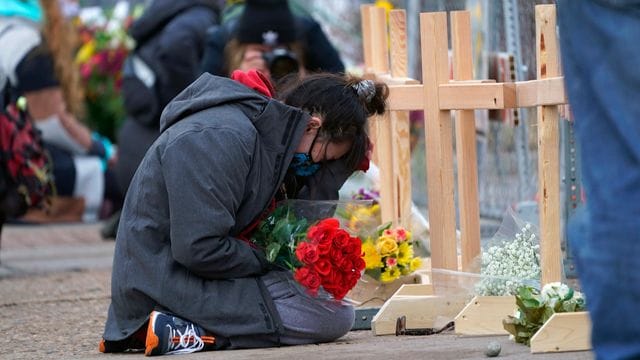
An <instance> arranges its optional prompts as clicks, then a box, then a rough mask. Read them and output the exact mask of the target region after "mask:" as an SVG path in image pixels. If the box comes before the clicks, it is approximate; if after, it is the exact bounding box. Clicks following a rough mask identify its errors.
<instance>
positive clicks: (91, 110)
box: [76, 1, 134, 141]
mask: <svg viewBox="0 0 640 360" xmlns="http://www.w3.org/2000/svg"><path fill="white" fill-rule="evenodd" d="M131 21H132V16H131V15H129V5H128V3H127V2H122V1H121V2H119V3H118V4H117V5H116V6H115V7H114V8H113V9H112V10H111V11H106V12H105V11H103V10H102V9H101V8H97V7H92V8H87V9H83V10H82V11H81V12H80V16H79V18H78V20H77V28H78V32H79V33H80V38H81V40H82V44H81V46H80V49H79V50H78V52H77V54H76V63H77V64H78V65H79V67H80V75H81V77H82V82H83V85H84V87H85V96H86V99H85V105H86V109H87V121H88V124H89V126H90V127H91V128H92V129H94V130H96V131H98V132H99V133H101V134H104V135H106V136H107V137H109V138H110V139H111V140H112V141H114V140H115V136H116V132H117V130H118V128H119V126H120V124H121V123H122V121H123V120H124V117H125V112H124V105H123V102H122V97H121V94H120V85H121V82H122V66H123V63H124V60H125V58H126V57H127V54H128V53H129V51H130V50H131V49H132V48H133V46H134V42H133V39H131V38H130V37H129V36H128V35H127V28H128V26H129V24H130V23H131Z"/></svg>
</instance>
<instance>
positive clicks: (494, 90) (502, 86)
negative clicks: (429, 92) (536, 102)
mask: <svg viewBox="0 0 640 360" xmlns="http://www.w3.org/2000/svg"><path fill="white" fill-rule="evenodd" d="M438 93H439V102H438V105H439V106H440V109H442V110H457V109H461V110H473V109H504V108H512V107H515V106H516V85H515V84H513V83H481V82H476V83H472V82H450V83H448V84H443V85H440V86H439V87H438Z"/></svg>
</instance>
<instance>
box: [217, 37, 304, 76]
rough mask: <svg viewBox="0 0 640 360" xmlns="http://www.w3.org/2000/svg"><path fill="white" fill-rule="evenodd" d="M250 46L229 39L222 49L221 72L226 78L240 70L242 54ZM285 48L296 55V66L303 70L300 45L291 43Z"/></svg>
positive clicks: (302, 56) (302, 53) (301, 47)
mask: <svg viewBox="0 0 640 360" xmlns="http://www.w3.org/2000/svg"><path fill="white" fill-rule="evenodd" d="M249 45H250V44H245V43H241V42H240V41H238V39H235V38H233V39H231V40H229V41H228V42H227V44H226V45H225V47H224V55H223V56H224V63H223V64H222V71H223V73H224V74H226V76H230V75H231V73H232V72H233V71H234V70H238V69H239V68H240V64H242V60H243V59H244V52H245V51H246V50H247V46H249ZM286 47H287V48H288V49H289V50H290V51H291V52H293V53H294V54H295V55H296V58H297V60H298V66H299V67H300V68H301V69H302V68H304V54H305V51H304V48H303V46H302V44H301V43H299V42H293V43H289V44H287V45H286Z"/></svg>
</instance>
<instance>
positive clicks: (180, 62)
mask: <svg viewBox="0 0 640 360" xmlns="http://www.w3.org/2000/svg"><path fill="white" fill-rule="evenodd" d="M217 7H218V5H217V2H216V1H215V0H181V1H173V0H154V1H153V2H152V3H151V5H150V6H149V7H148V8H146V10H145V12H144V14H143V15H142V16H141V17H140V18H139V19H137V20H136V21H135V22H134V23H133V24H132V25H131V28H130V30H129V34H130V35H131V36H132V37H133V39H134V40H135V41H136V48H135V50H134V56H135V58H136V59H138V60H139V63H144V64H146V66H147V67H148V68H149V70H150V71H151V72H153V77H154V79H155V82H154V84H153V86H152V89H151V95H149V91H144V90H146V89H140V88H139V87H136V86H134V85H130V84H133V82H132V83H127V82H124V83H123V87H122V92H123V98H124V103H125V109H126V111H127V119H126V120H125V122H124V124H123V125H122V128H121V129H120V131H119V135H118V145H119V149H118V150H119V152H118V153H119V162H118V165H117V167H116V175H117V178H118V183H119V184H120V187H121V188H122V191H123V192H126V190H127V188H128V187H129V183H130V182H131V178H132V177H133V174H134V172H135V171H136V169H137V167H138V164H140V161H141V160H142V158H143V156H144V154H145V153H146V152H147V149H149V147H150V146H151V144H152V143H153V142H154V141H155V139H156V138H157V137H158V135H159V134H160V113H161V111H162V109H163V108H164V107H165V106H166V105H167V104H168V103H169V101H171V99H173V97H174V96H176V95H178V93H179V92H180V91H182V90H183V89H184V88H186V87H187V86H188V85H189V84H191V82H193V81H194V80H195V79H196V78H197V77H198V76H199V75H200V61H201V59H202V53H203V51H204V40H205V32H206V29H207V28H209V27H210V26H211V25H213V24H214V23H215V20H216V17H217Z"/></svg>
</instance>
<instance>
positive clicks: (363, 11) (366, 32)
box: [360, 4, 374, 72]
mask: <svg viewBox="0 0 640 360" xmlns="http://www.w3.org/2000/svg"><path fill="white" fill-rule="evenodd" d="M373 6H374V5H373V4H363V5H360V19H361V23H362V48H363V54H364V70H365V72H368V71H369V70H370V69H371V68H372V67H373V57H372V55H371V54H372V50H371V47H372V41H371V12H370V10H369V8H371V7H373Z"/></svg>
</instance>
